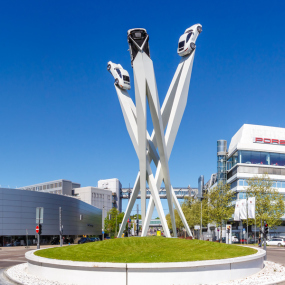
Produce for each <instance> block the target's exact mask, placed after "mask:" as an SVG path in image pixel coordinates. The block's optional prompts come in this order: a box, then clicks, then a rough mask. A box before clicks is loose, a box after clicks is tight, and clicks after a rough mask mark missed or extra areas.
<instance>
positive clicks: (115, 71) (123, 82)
mask: <svg viewBox="0 0 285 285" xmlns="http://www.w3.org/2000/svg"><path fill="white" fill-rule="evenodd" d="M107 70H108V71H109V72H110V73H111V74H112V75H113V77H114V78H115V84H116V85H117V86H118V87H120V88H122V89H126V90H130V89H131V84H130V76H129V73H128V72H127V71H126V70H125V69H123V67H122V66H121V65H120V64H115V63H113V62H112V61H109V62H108V65H107Z"/></svg>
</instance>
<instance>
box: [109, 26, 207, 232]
mask: <svg viewBox="0 0 285 285" xmlns="http://www.w3.org/2000/svg"><path fill="white" fill-rule="evenodd" d="M201 31H202V27H201V25H200V24H197V25H194V26H192V27H190V28H189V29H187V30H186V31H185V33H187V34H191V35H190V36H189V37H187V36H186V38H187V40H188V41H190V42H194V43H195V41H196V39H197V37H198V35H199V33H200V32H201ZM180 39H181V37H180ZM148 41H149V36H148V34H147V32H146V30H145V29H132V30H129V31H128V42H129V47H130V55H131V62H132V66H133V71H134V82H135V99H136V106H135V104H134V102H133V101H132V99H131V98H130V96H129V94H128V92H127V90H126V89H125V88H123V87H122V86H120V85H118V84H117V83H116V82H118V81H116V76H117V75H115V76H114V74H112V75H113V76H114V77H115V89H116V92H117V95H118V99H119V102H120V105H121V109H122V112H123V116H124V119H125V123H126V127H127V130H128V132H129V135H130V138H131V140H132V143H133V145H134V148H135V151H136V153H137V156H138V159H139V168H140V170H139V173H138V175H137V178H136V181H135V184H134V188H133V191H132V194H131V197H130V201H129V203H128V206H127V209H126V213H125V216H124V218H123V221H122V223H121V227H120V230H119V233H118V237H121V236H122V234H123V230H124V228H125V227H126V223H127V220H128V218H129V217H130V213H131V211H132V208H133V206H134V203H135V201H136V199H137V197H138V195H139V192H140V194H141V195H140V196H141V217H142V236H145V235H146V234H147V230H148V228H149V225H150V220H151V216H152V213H153V210H154V206H156V209H157V213H158V215H159V218H160V221H161V225H162V227H163V230H164V234H165V236H167V237H170V231H169V228H168V225H167V222H166V218H165V214H164V211H163V208H162V204H161V200H160V197H159V189H160V187H161V184H162V181H163V182H164V185H165V194H166V197H167V201H168V207H169V213H170V217H171V223H172V228H173V229H176V225H175V216H174V206H175V208H176V210H177V212H178V214H179V216H180V218H181V220H182V222H183V225H184V227H185V229H186V231H187V233H188V235H189V236H192V233H191V230H190V228H189V226H188V224H187V221H186V219H185V216H184V214H183V212H182V209H181V207H180V204H179V202H178V200H177V197H176V195H175V192H174V190H173V187H172V186H171V181H170V173H169V166H168V160H169V157H170V154H171V151H172V148H173V144H174V141H175V138H176V135H177V132H178V129H179V125H180V122H181V119H182V116H183V113H184V110H185V107H186V103H187V98H188V91H189V85H190V78H191V73H192V66H193V60H194V55H195V47H196V46H195V45H191V46H192V47H194V48H193V49H189V50H188V51H187V47H186V46H187V45H183V49H185V50H184V53H183V56H182V58H181V60H180V63H179V65H178V67H177V70H176V72H175V74H174V77H173V79H172V82H171V84H170V87H169V89H168V92H167V94H166V97H165V100H164V102H163V105H162V107H161V108H160V103H159V98H158V91H157V86H156V79H155V74H154V68H153V63H152V60H151V58H150V52H149V43H148ZM185 41H186V39H185ZM187 43H188V42H187ZM188 44H189V43H188ZM180 46H182V45H181V42H179V52H178V53H180ZM184 47H185V48H184ZM108 64H111V62H109V63H108ZM147 102H148V105H149V109H150V114H151V118H152V122H153V126H154V130H153V132H152V134H151V135H150V134H149V133H148V131H147V129H146V126H147V124H146V120H147V114H146V110H147V109H146V108H147ZM157 150H158V151H157ZM152 161H153V162H154V164H155V166H156V168H157V170H156V173H155V174H154V173H153V172H152V169H151V167H150V163H151V162H152ZM146 182H147V183H148V185H149V190H150V201H149V205H148V209H147V211H146V195H147V191H146ZM140 190H141V191H140ZM173 233H174V236H175V237H176V231H175V230H174V231H173Z"/></svg>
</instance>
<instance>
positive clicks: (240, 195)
mask: <svg viewBox="0 0 285 285" xmlns="http://www.w3.org/2000/svg"><path fill="white" fill-rule="evenodd" d="M238 198H239V199H246V193H245V192H239V193H238Z"/></svg>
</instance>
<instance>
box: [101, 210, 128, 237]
mask: <svg viewBox="0 0 285 285" xmlns="http://www.w3.org/2000/svg"><path fill="white" fill-rule="evenodd" d="M109 218H111V219H109ZM123 218H124V213H123V212H122V213H120V212H119V211H118V209H117V208H112V209H111V210H110V211H108V213H107V217H106V218H105V220H104V230H105V233H107V234H109V235H115V234H116V232H117V233H118V232H119V225H120V224H121V223H122V221H123ZM116 220H117V222H116ZM116 224H117V231H116Z"/></svg>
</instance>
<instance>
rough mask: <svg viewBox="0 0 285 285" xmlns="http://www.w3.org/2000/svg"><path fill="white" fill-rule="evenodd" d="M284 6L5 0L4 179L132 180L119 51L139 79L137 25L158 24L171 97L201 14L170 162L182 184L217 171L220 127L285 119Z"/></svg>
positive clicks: (157, 53) (158, 66)
mask: <svg viewBox="0 0 285 285" xmlns="http://www.w3.org/2000/svg"><path fill="white" fill-rule="evenodd" d="M284 11H285V3H284V2H283V1H271V2H270V4H269V3H268V2H267V1H266V2H265V1H191V2H189V1H188V2H187V1H186V2H184V3H183V4H182V3H181V4H178V3H177V2H175V1H144V2H139V1H123V2H122V1H80V2H79V1H29V2H25V1H2V2H1V4H0V26H1V29H0V37H1V44H0V62H1V64H0V99H1V101H0V127H1V128H0V130H1V132H0V135H1V140H0V161H1V164H0V173H1V175H0V177H1V179H0V184H1V185H2V187H7V186H8V185H9V186H10V187H16V186H18V187H19V186H25V185H29V184H34V183H39V182H44V181H50V180H55V179H61V178H63V179H69V180H72V181H76V182H79V183H81V185H82V186H89V185H92V186H96V185H97V181H98V180H99V179H106V178H115V177H116V178H118V179H120V181H121V182H122V184H123V187H128V185H129V183H130V184H131V186H132V185H133V183H134V181H135V178H136V175H137V171H138V160H137V157H136V154H135V151H134V149H133V146H132V143H131V140H130V138H129V137H128V133H127V130H126V128H125V125H124V120H123V115H122V113H121V110H120V106H119V102H118V99H117V96H116V93H115V90H114V86H113V78H112V76H111V75H110V74H109V73H108V72H107V70H106V65H107V62H108V61H109V60H111V61H113V62H115V63H121V64H122V66H123V67H124V68H125V69H127V70H128V71H129V73H130V76H131V80H133V74H132V68H131V64H130V56H129V52H128V51H127V50H128V44H127V30H128V29H130V28H135V27H143V28H146V29H147V31H148V34H149V36H150V52H151V58H152V60H153V62H154V67H155V72H156V79H157V85H158V91H159V96H160V102H161V103H162V102H163V99H164V96H165V94H166V91H167V89H168V86H169V84H170V82H171V79H172V77H173V75H174V72H175V69H176V67H177V64H178V63H179V56H178V55H177V53H176V49H177V43H178V39H179V37H180V35H181V34H183V32H184V30H185V29H186V28H188V27H190V26H191V25H193V24H196V23H200V24H202V25H203V32H202V34H201V35H200V36H199V38H198V40H197V51H196V55H195V60H194V66H193V72H192V78H191V84H190V89H189V98H188V103H187V107H186V110H185V114H184V117H183V119H182V123H181V126H180V129H179V132H178V135H177V138H176V142H175V144H174V148H173V151H172V154H171V159H170V174H171V182H172V184H173V186H175V187H182V186H188V185H189V184H190V185H191V186H193V187H196V186H197V180H198V176H199V175H200V174H203V175H204V176H205V180H206V181H207V180H208V179H209V178H210V175H211V173H213V172H215V171H216V141H217V140H218V139H226V140H228V141H229V140H230V139H231V137H232V136H233V135H234V133H235V132H236V131H237V130H238V129H239V128H240V127H241V126H242V124H244V123H252V124H261V125H269V126H278V127H285V121H284V103H285V102H284V101H285V100H284V94H285V87H284V74H285V56H284V55H285V36H284V28H285V17H284ZM132 82H133V81H132ZM130 95H131V96H132V98H134V88H132V89H131V92H130ZM149 131H150V130H149Z"/></svg>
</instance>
